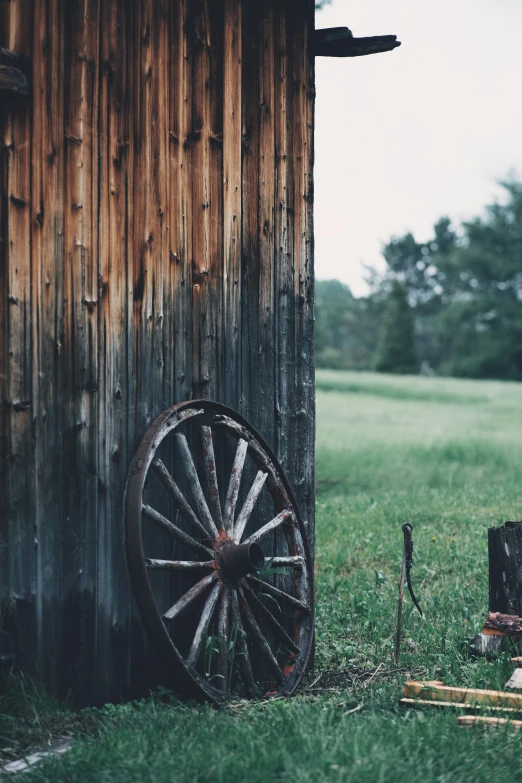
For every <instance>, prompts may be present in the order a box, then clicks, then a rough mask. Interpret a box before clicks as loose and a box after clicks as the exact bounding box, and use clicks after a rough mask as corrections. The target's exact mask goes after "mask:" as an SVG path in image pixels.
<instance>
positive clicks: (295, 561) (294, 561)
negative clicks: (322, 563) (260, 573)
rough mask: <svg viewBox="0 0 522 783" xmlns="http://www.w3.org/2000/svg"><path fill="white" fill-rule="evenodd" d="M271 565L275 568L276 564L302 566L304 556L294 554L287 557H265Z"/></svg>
mask: <svg viewBox="0 0 522 783" xmlns="http://www.w3.org/2000/svg"><path fill="white" fill-rule="evenodd" d="M266 559H267V560H268V561H269V563H270V565H271V566H274V567H275V568H277V566H293V567H294V568H302V567H303V565H304V558H303V557H301V556H300V555H294V556H289V557H274V558H270V557H267V558H266Z"/></svg>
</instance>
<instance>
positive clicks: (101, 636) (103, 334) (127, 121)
mask: <svg viewBox="0 0 522 783" xmlns="http://www.w3.org/2000/svg"><path fill="white" fill-rule="evenodd" d="M133 23H134V6H133V5H132V4H126V3H124V2H123V0H114V1H113V2H107V3H102V4H101V23H100V29H101V62H102V69H103V70H102V78H101V88H100V139H99V144H100V172H99V175H100V191H99V193H100V205H99V232H100V239H99V243H100V258H99V292H98V309H99V316H98V318H99V324H98V333H99V338H98V344H99V369H98V377H99V391H98V427H99V440H98V492H99V496H98V528H97V616H96V655H97V667H96V669H97V671H96V675H97V686H96V695H97V698H98V699H107V698H119V697H121V695H122V694H124V693H125V692H126V688H128V685H129V679H130V588H129V583H128V577H127V571H126V564H125V559H124V547H123V530H122V523H121V519H122V516H121V515H122V502H123V492H124V486H125V479H126V473H127V470H128V465H129V464H130V460H131V455H132V453H133V451H134V437H133V436H134V426H133V419H134V405H135V400H134V393H133V375H132V374H131V368H132V347H133V339H134V331H133V325H132V297H133V287H132V263H133V250H134V248H133V245H132V242H131V241H130V237H131V235H132V232H133V216H134V192H133V184H134V179H133V168H132V165H131V162H130V161H132V155H133V149H134V141H135V140H134V137H133V134H132V130H131V127H132V126H131V121H132V114H133V111H134V96H135V94H136V92H135V90H136V85H135V83H134V81H133V79H132V78H131V74H132V71H131V69H132V68H133V67H134V63H135V58H136V49H135V40H134V37H133V35H132V33H133V29H134V28H133ZM138 35H139V33H138ZM135 206H136V208H138V199H137V197H136V205H135Z"/></svg>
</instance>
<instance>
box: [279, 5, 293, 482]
mask: <svg viewBox="0 0 522 783" xmlns="http://www.w3.org/2000/svg"><path fill="white" fill-rule="evenodd" d="M287 13H288V4H286V5H285V4H281V6H280V7H279V8H278V18H277V26H276V39H275V62H276V72H275V81H274V101H275V148H276V153H275V181H276V192H275V242H274V244H275V252H274V263H275V272H274V274H275V307H274V314H273V317H274V323H275V352H276V378H275V416H276V422H275V444H276V452H277V456H278V458H279V460H280V462H281V465H282V466H283V469H284V470H285V471H287V472H288V477H289V479H290V481H292V480H293V475H292V474H293V464H291V460H290V455H292V456H293V449H291V447H290V445H289V443H291V442H292V440H293V439H292V431H293V429H294V426H295V386H296V382H295V381H296V379H295V372H296V367H295V312H294V293H293V291H294V280H293V278H294V253H293V250H294V248H293V227H294V205H293V173H294V169H293V162H294V161H293V144H292V142H293V122H294V117H293V112H292V109H293V103H292V100H291V97H292V86H293V85H292V81H291V78H292V70H291V65H290V68H289V64H290V63H291V57H292V52H293V49H294V47H293V45H292V39H291V37H290V35H291V32H292V30H291V27H290V30H289V31H288V33H289V45H288V47H287V18H286V17H287ZM289 21H290V24H291V20H289ZM295 121H298V120H297V118H296V120H295ZM292 462H293V461H292Z"/></svg>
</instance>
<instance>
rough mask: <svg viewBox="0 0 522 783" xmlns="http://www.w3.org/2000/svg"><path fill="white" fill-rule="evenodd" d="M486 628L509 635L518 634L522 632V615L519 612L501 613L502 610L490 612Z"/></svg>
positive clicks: (485, 624)
mask: <svg viewBox="0 0 522 783" xmlns="http://www.w3.org/2000/svg"><path fill="white" fill-rule="evenodd" d="M484 629H489V630H492V631H500V633H503V634H505V635H507V636H516V635H517V634H520V633H522V617H519V616H518V615H517V614H501V612H488V616H487V618H486V622H485V623H484Z"/></svg>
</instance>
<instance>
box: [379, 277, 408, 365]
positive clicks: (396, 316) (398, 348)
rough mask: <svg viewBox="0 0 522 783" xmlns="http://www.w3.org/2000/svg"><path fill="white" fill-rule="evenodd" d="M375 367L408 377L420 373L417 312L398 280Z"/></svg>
mask: <svg viewBox="0 0 522 783" xmlns="http://www.w3.org/2000/svg"><path fill="white" fill-rule="evenodd" d="M374 367H375V369H376V370H377V371H378V372H393V373H402V374H407V373H414V372H416V371H417V357H416V351H415V332H414V328H413V313H412V309H411V307H410V305H409V302H408V292H407V290H406V288H405V287H404V286H403V285H402V283H400V282H399V281H398V280H392V284H391V288H390V293H389V295H388V301H387V302H386V308H385V311H384V316H383V320H382V325H381V331H380V334H379V342H378V344H377V350H376V352H375V360H374Z"/></svg>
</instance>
